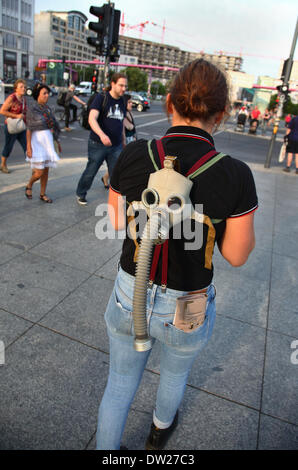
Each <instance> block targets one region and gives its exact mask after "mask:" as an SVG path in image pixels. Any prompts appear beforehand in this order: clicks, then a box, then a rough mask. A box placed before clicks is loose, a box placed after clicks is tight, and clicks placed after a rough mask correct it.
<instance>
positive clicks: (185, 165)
mask: <svg viewBox="0 0 298 470" xmlns="http://www.w3.org/2000/svg"><path fill="white" fill-rule="evenodd" d="M162 142H163V146H164V149H165V154H166V155H171V156H176V157H177V158H178V160H179V162H180V167H181V174H183V175H185V174H186V173H187V171H188V170H189V169H190V168H191V167H192V166H193V165H194V164H195V163H196V161H197V160H199V159H200V158H201V157H202V156H204V155H205V154H206V153H208V152H209V151H210V150H212V149H214V141H213V138H212V136H211V135H210V134H208V133H207V132H205V131H204V130H202V129H199V128H196V127H189V126H175V127H171V128H170V129H169V130H168V131H167V133H166V135H165V136H164V137H163V138H162ZM151 148H152V151H153V155H154V156H155V162H156V163H157V165H158V167H159V168H161V164H160V162H159V157H158V153H157V147H156V142H155V141H154V140H153V141H152V144H151ZM154 171H156V170H155V168H154V165H153V163H152V160H151V158H150V155H149V152H148V146H147V141H145V140H143V139H142V140H138V141H136V142H132V143H131V144H129V145H127V146H126V147H125V149H124V150H123V151H122V153H121V154H120V156H119V158H118V161H117V163H116V165H115V168H114V171H113V174H112V178H111V186H112V189H113V190H114V191H117V192H119V193H121V194H122V196H125V197H126V201H127V203H131V202H133V201H141V195H142V192H143V190H144V189H145V188H146V187H147V184H148V179H149V176H150V173H152V172H154ZM192 181H193V187H192V189H191V192H190V198H191V201H192V204H193V206H195V204H202V205H203V212H204V214H205V215H207V216H208V217H209V218H210V219H213V220H214V219H216V220H217V221H218V220H221V222H217V223H214V227H215V229H216V238H215V240H216V241H218V240H220V238H221V237H222V235H223V233H224V230H225V219H227V218H228V217H240V216H243V215H245V214H248V213H249V212H252V211H254V210H255V209H256V208H257V206H258V198H257V194H256V188H255V183H254V178H253V175H252V173H251V170H250V168H249V167H248V166H247V165H246V163H244V162H242V161H240V160H237V159H235V158H232V157H230V156H228V155H227V156H225V157H223V158H222V159H221V160H219V161H218V162H217V163H215V164H214V165H213V166H211V167H210V168H208V169H207V170H206V171H205V172H203V173H201V174H200V175H198V176H197V177H196V178H195V179H193V180H192ZM195 223H196V222H193V224H195ZM172 232H173V231H172V230H171V231H170V237H169V255H168V282H167V286H168V287H169V288H172V289H177V290H182V291H190V290H194V289H201V288H203V287H206V286H207V285H209V284H210V282H211V281H212V277H213V265H212V267H211V269H207V268H206V267H205V249H206V243H207V237H208V227H207V226H206V225H205V224H204V226H203V233H204V236H203V246H202V248H200V249H196V250H185V242H189V240H185V239H184V238H183V237H182V238H181V239H173V238H171V237H172ZM135 249H136V245H135V243H134V241H133V240H131V238H130V237H128V236H127V237H126V239H125V240H124V242H123V247H122V254H121V259H120V263H121V267H122V268H123V269H124V271H126V272H127V273H129V274H131V275H135V267H136V264H135V263H134V261H133V258H134V254H135ZM161 270H162V262H161V257H160V259H159V263H158V268H157V273H156V276H155V283H156V284H159V285H160V284H161Z"/></svg>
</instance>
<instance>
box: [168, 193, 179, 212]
mask: <svg viewBox="0 0 298 470" xmlns="http://www.w3.org/2000/svg"><path fill="white" fill-rule="evenodd" d="M167 206H168V208H169V209H170V211H177V210H179V209H181V208H182V206H183V201H182V199H181V198H180V197H179V196H171V197H169V198H168V200H167Z"/></svg>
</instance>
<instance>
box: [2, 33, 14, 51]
mask: <svg viewBox="0 0 298 470" xmlns="http://www.w3.org/2000/svg"><path fill="white" fill-rule="evenodd" d="M17 45H18V42H17V36H15V35H14V34H10V33H5V34H4V35H3V46H4V47H9V48H11V49H16V48H17Z"/></svg>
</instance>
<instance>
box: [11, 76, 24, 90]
mask: <svg viewBox="0 0 298 470" xmlns="http://www.w3.org/2000/svg"><path fill="white" fill-rule="evenodd" d="M19 83H23V84H24V85H25V86H26V80H23V79H22V78H18V79H17V80H16V81H15V82H14V84H13V90H14V91H16V89H17V88H18V85H19Z"/></svg>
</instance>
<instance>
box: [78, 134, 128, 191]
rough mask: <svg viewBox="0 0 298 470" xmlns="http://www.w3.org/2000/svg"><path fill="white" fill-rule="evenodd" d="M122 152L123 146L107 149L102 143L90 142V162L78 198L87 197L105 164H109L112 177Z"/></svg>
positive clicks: (79, 186) (82, 179)
mask: <svg viewBox="0 0 298 470" xmlns="http://www.w3.org/2000/svg"><path fill="white" fill-rule="evenodd" d="M121 150H122V144H121V145H118V146H117V147H113V146H112V147H105V146H104V145H103V144H102V143H101V142H95V141H94V140H91V139H89V141H88V162H87V166H86V168H85V171H84V172H83V174H82V176H81V178H80V181H79V183H78V187H77V196H79V197H85V196H86V194H87V191H88V190H89V189H90V188H91V185H92V183H93V180H94V178H95V176H96V174H97V172H98V170H99V168H100V167H101V165H102V164H103V162H104V160H105V161H106V162H107V165H108V170H109V175H110V177H111V176H112V173H113V169H114V166H115V164H116V161H117V158H118V157H119V154H120V152H121Z"/></svg>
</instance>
